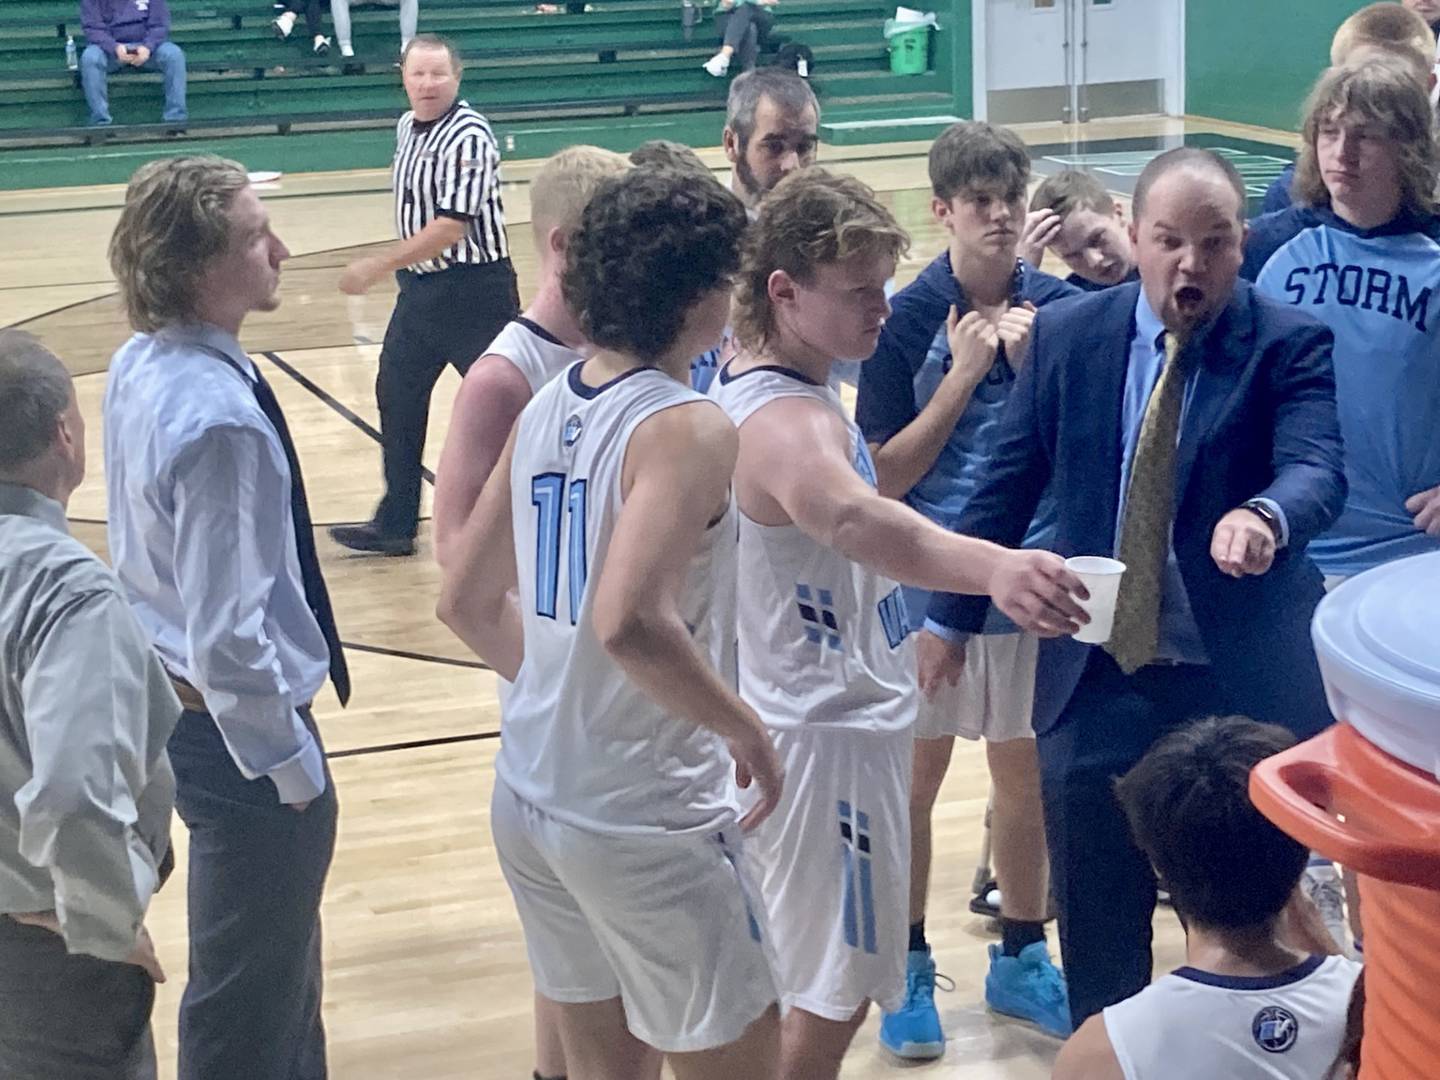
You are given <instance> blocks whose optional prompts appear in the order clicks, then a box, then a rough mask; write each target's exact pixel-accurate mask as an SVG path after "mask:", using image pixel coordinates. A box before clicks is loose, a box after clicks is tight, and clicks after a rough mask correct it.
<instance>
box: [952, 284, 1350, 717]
mask: <svg viewBox="0 0 1440 1080" xmlns="http://www.w3.org/2000/svg"><path fill="white" fill-rule="evenodd" d="M1139 290H1140V285H1139V284H1138V283H1135V284H1130V285H1120V286H1116V287H1115V288H1113V289H1107V290H1105V291H1103V292H1096V293H1090V294H1087V295H1085V296H1079V297H1074V298H1071V299H1067V300H1062V301H1060V302H1059V303H1056V304H1051V305H1050V306H1048V307H1046V308H1045V309H1044V310H1043V311H1041V312H1040V313H1039V314H1038V315H1037V316H1036V318H1035V324H1034V328H1033V330H1032V332H1031V351H1030V360H1029V362H1028V363H1026V365H1025V367H1024V369H1023V370H1022V371H1021V374H1020V378H1019V381H1018V382H1017V384H1016V386H1015V388H1014V390H1013V391H1012V392H1011V397H1010V403H1009V405H1008V406H1007V408H1006V411H1005V414H1004V416H1003V418H1002V420H1001V424H1002V427H1003V431H1002V433H1001V435H1000V439H999V443H998V445H997V447H996V450H995V453H994V455H993V457H992V458H991V459H990V463H989V467H988V469H987V472H986V476H985V479H984V481H983V482H982V484H981V486H980V488H979V490H978V491H977V492H976V493H975V495H974V496H973V497H972V498H971V499H970V502H969V504H968V505H967V507H966V509H965V511H964V513H963V514H962V515H961V516H960V519H959V521H958V522H957V523H956V525H955V530H956V531H957V532H961V533H966V534H969V535H971V536H978V537H982V538H984V539H987V540H993V541H996V542H997V543H1001V544H1006V545H1008V546H1011V547H1018V546H1019V544H1020V541H1021V539H1022V537H1023V536H1024V533H1025V527H1026V525H1028V524H1029V522H1030V519H1031V517H1032V516H1033V515H1034V512H1035V504H1036V502H1037V501H1038V500H1039V498H1040V494H1041V492H1042V491H1044V490H1045V489H1046V486H1047V484H1049V485H1050V491H1051V493H1052V497H1053V498H1055V499H1056V501H1057V502H1058V504H1059V522H1058V532H1057V536H1056V543H1055V550H1056V551H1057V552H1058V553H1059V554H1061V555H1064V556H1070V555H1109V554H1112V553H1113V551H1114V548H1115V524H1116V516H1117V511H1118V507H1119V492H1120V465H1121V454H1122V449H1121V445H1122V444H1121V424H1122V403H1123V395H1124V387H1125V378H1126V373H1127V370H1128V368H1129V361H1130V343H1131V338H1132V337H1133V336H1134V333H1135V304H1136V301H1137V299H1138V297H1139ZM1332 343H1333V338H1332V335H1331V333H1330V331H1329V330H1328V329H1327V328H1326V327H1325V326H1323V325H1322V324H1321V323H1319V322H1317V321H1316V320H1314V319H1312V318H1311V317H1310V316H1308V315H1305V314H1303V313H1301V312H1299V311H1298V310H1297V309H1295V308H1294V307H1292V306H1290V305H1288V304H1281V303H1277V302H1275V301H1273V300H1269V299H1267V298H1265V297H1263V296H1261V295H1260V294H1259V293H1258V292H1256V291H1255V290H1254V289H1253V288H1252V287H1251V286H1250V285H1249V284H1247V283H1245V282H1237V283H1236V286H1235V292H1234V295H1233V296H1232V298H1231V300H1230V303H1229V304H1228V305H1227V306H1226V308H1225V309H1224V311H1222V312H1221V314H1220V316H1219V317H1218V318H1217V319H1216V321H1215V322H1214V323H1213V324H1212V326H1211V327H1210V329H1209V330H1208V332H1206V333H1205V334H1204V336H1203V337H1202V338H1200V339H1199V340H1196V341H1194V342H1192V343H1191V346H1190V347H1191V348H1193V349H1199V350H1200V355H1199V358H1198V367H1197V370H1196V372H1195V375H1194V385H1193V387H1192V389H1191V391H1190V395H1189V402H1188V405H1187V408H1186V413H1185V416H1184V419H1183V423H1182V427H1181V432H1180V442H1179V446H1178V449H1177V457H1176V464H1175V472H1176V476H1175V489H1176V513H1175V527H1174V544H1175V555H1176V559H1177V561H1178V562H1179V564H1180V574H1181V577H1182V578H1183V579H1184V582H1185V589H1186V592H1187V594H1188V595H1189V598H1190V603H1191V606H1192V608H1193V609H1194V613H1195V621H1196V623H1197V624H1198V626H1199V629H1200V635H1201V638H1202V640H1203V641H1204V644H1205V649H1206V651H1207V652H1208V654H1209V656H1210V660H1211V663H1212V665H1213V668H1214V673H1215V677H1216V679H1217V680H1219V682H1220V685H1221V688H1222V689H1223V690H1224V691H1225V697H1226V698H1227V700H1228V703H1229V705H1230V707H1231V708H1233V709H1235V710H1237V711H1240V712H1243V713H1245V714H1247V715H1249V716H1252V717H1254V718H1255V719H1257V720H1265V721H1269V722H1272V723H1279V724H1283V725H1284V726H1285V727H1287V728H1289V729H1291V730H1292V731H1294V732H1296V734H1298V735H1301V736H1302V737H1303V736H1308V735H1311V734H1314V733H1315V732H1317V731H1319V730H1320V729H1321V728H1323V727H1325V726H1326V725H1327V724H1328V723H1329V721H1330V717H1329V711H1328V708H1327V707H1326V704H1325V696H1324V690H1323V687H1322V685H1321V682H1320V672H1319V668H1318V666H1317V664H1316V660H1315V650H1314V647H1313V645H1312V644H1311V641H1310V619H1311V616H1312V615H1313V613H1314V610H1315V605H1316V604H1317V603H1318V602H1319V600H1320V597H1321V596H1322V595H1323V594H1324V587H1323V584H1322V579H1321V576H1320V572H1319V570H1317V569H1316V568H1315V565H1314V564H1313V563H1312V562H1311V561H1310V560H1309V559H1308V558H1306V556H1305V545H1306V544H1307V543H1309V541H1310V540H1311V538H1312V537H1314V536H1316V535H1317V534H1318V533H1320V532H1323V531H1324V530H1325V529H1326V528H1327V527H1328V526H1329V525H1330V523H1331V522H1333V521H1334V520H1335V518H1336V517H1337V516H1338V515H1339V513H1340V511H1341V508H1342V507H1343V506H1344V505H1345V472H1344V467H1343V460H1342V458H1343V453H1342V446H1341V441H1340V424H1339V420H1338V418H1337V416H1336V412H1335V374H1334V370H1333V367H1332V364H1331V348H1332ZM1052 478H1053V481H1054V482H1053V484H1052V483H1051V480H1052ZM1257 496H1264V497H1266V498H1270V499H1274V500H1275V502H1277V503H1279V504H1280V506H1281V508H1282V509H1283V510H1284V511H1285V517H1286V520H1287V521H1288V523H1289V527H1290V538H1289V544H1288V545H1287V546H1286V547H1285V548H1284V549H1283V550H1281V551H1280V552H1279V553H1278V554H1277V556H1276V559H1275V563H1274V565H1273V566H1272V567H1271V568H1270V571H1269V572H1268V573H1266V574H1263V575H1260V576H1258V577H1245V578H1241V579H1239V580H1236V579H1234V578H1231V577H1227V576H1226V575H1224V574H1222V573H1221V572H1220V571H1219V570H1218V569H1217V568H1216V566H1215V563H1214V561H1213V560H1212V559H1211V557H1210V540H1211V536H1212V534H1213V533H1214V530H1215V525H1216V523H1217V522H1218V521H1219V520H1220V518H1221V517H1223V516H1224V515H1225V514H1226V513H1227V512H1229V511H1230V510H1233V509H1234V508H1235V507H1237V506H1240V505H1241V504H1242V503H1244V502H1245V501H1246V500H1247V499H1253V498H1256V497H1257ZM988 604H989V600H988V598H986V597H983V596H979V597H976V596H956V595H951V594H937V595H936V596H935V598H934V600H933V601H932V604H931V607H930V617H931V618H932V619H934V620H935V621H936V622H938V623H940V624H942V625H944V626H947V627H950V628H952V629H955V630H961V631H971V632H974V631H978V630H979V629H980V627H981V624H982V623H983V621H984V618H985V609H986V607H987V606H988ZM1094 647H1095V646H1090V645H1084V644H1081V643H1080V642H1077V641H1075V640H1074V639H1073V638H1069V637H1063V638H1055V639H1051V640H1046V641H1043V642H1042V643H1041V650H1040V663H1039V671H1038V674H1037V678H1036V687H1035V712H1034V717H1033V722H1034V726H1035V730H1036V731H1037V732H1040V733H1044V732H1045V731H1047V730H1049V729H1050V728H1052V727H1053V726H1055V724H1056V723H1057V721H1058V720H1059V719H1060V718H1061V715H1062V713H1063V712H1064V709H1065V706H1066V705H1067V704H1068V702H1069V700H1070V697H1071V695H1072V694H1073V693H1074V691H1075V686H1076V684H1077V683H1078V682H1079V680H1080V675H1081V673H1082V671H1083V670H1084V667H1085V663H1086V660H1087V659H1088V656H1089V650H1090V649H1091V648H1094Z"/></svg>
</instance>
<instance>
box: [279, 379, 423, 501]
mask: <svg viewBox="0 0 1440 1080" xmlns="http://www.w3.org/2000/svg"><path fill="white" fill-rule="evenodd" d="M260 355H261V356H263V357H265V359H267V360H269V361H270V362H271V363H272V364H274V365H275V366H276V367H278V368H279V369H280V370H281V371H283V372H284V373H285V374H286V375H289V376H290V378H292V379H294V380H295V381H296V382H297V383H299V384H300V385H301V386H303V387H304V388H305V389H306V390H309V391H310V393H312V394H314V395H315V396H316V397H317V398H319V399H320V400H321V401H323V402H324V403H325V404H326V405H329V406H330V408H332V409H334V410H335V411H336V412H337V413H339V414H340V415H341V416H343V417H344V418H345V419H346V420H349V421H350V423H352V424H354V425H355V426H356V427H357V428H359V429H360V430H361V431H363V432H364V433H365V434H366V435H369V436H370V438H372V439H374V440H375V441H376V442H377V443H378V442H379V441H380V432H379V431H377V430H376V429H375V427H374V425H372V424H371V423H370V422H369V421H368V420H366V419H365V418H364V417H363V416H360V415H359V414H358V413H356V412H355V411H354V410H353V409H351V408H350V407H349V406H347V405H345V404H344V403H343V402H341V401H337V400H336V399H335V397H334V396H333V395H332V394H331V393H330V392H329V391H328V390H326V389H325V388H324V387H322V386H321V385H319V384H318V383H316V382H315V381H313V380H312V379H310V378H308V377H307V376H305V375H304V374H302V373H301V372H300V370H299V369H298V368H296V367H295V366H294V365H293V364H291V363H289V362H287V361H285V360H282V359H281V358H280V355H279V354H278V353H273V352H264V353H261V354H260ZM420 475H421V476H422V477H424V478H425V479H426V480H428V481H429V482H430V483H431V484H432V485H433V484H434V483H435V474H434V473H433V472H431V471H430V470H429V469H427V468H425V467H424V466H423V465H422V466H421V467H420Z"/></svg>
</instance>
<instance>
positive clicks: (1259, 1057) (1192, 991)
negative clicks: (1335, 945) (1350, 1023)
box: [1103, 956, 1360, 1080]
mask: <svg viewBox="0 0 1440 1080" xmlns="http://www.w3.org/2000/svg"><path fill="white" fill-rule="evenodd" d="M1359 974H1360V965H1359V964H1357V963H1356V962H1355V961H1353V960H1347V959H1346V958H1345V957H1343V956H1330V957H1320V956H1314V957H1311V958H1310V959H1309V960H1306V961H1305V962H1304V963H1302V964H1300V965H1299V966H1298V967H1295V968H1292V969H1291V970H1290V971H1287V972H1282V973H1281V974H1279V975H1273V976H1264V977H1254V978H1243V977H1239V976H1225V975H1215V974H1212V973H1210V972H1206V971H1198V970H1196V969H1194V968H1181V969H1179V970H1178V971H1176V972H1174V973H1172V974H1170V975H1165V976H1162V977H1161V978H1159V979H1156V980H1155V981H1154V982H1153V983H1151V984H1150V985H1149V986H1147V987H1146V988H1145V989H1144V990H1141V991H1140V992H1139V993H1138V994H1136V995H1135V996H1134V997H1132V998H1129V999H1127V1000H1125V1001H1122V1002H1120V1004H1118V1005H1111V1006H1110V1007H1109V1008H1107V1009H1106V1010H1105V1012H1104V1014H1103V1015H1104V1018H1105V1032H1106V1034H1107V1035H1109V1037H1110V1045H1111V1047H1112V1048H1113V1049H1114V1051H1115V1057H1116V1058H1117V1059H1118V1060H1119V1062H1120V1068H1121V1070H1122V1071H1123V1072H1124V1073H1125V1080H1215V1078H1216V1077H1222V1076H1223V1077H1230V1078H1235V1080H1317V1078H1318V1077H1324V1076H1328V1075H1329V1074H1330V1068H1331V1066H1333V1065H1334V1064H1335V1058H1336V1056H1337V1055H1338V1054H1339V1052H1340V1043H1341V1040H1342V1039H1343V1038H1344V1035H1345V1017H1346V1014H1347V1012H1348V1011H1349V1008H1350V995H1351V993H1352V992H1353V991H1354V988H1355V980H1356V978H1357V977H1358V976H1359Z"/></svg>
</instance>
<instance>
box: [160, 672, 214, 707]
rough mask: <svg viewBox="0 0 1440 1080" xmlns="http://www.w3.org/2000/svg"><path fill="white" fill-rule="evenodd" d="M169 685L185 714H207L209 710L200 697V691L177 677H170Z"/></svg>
mask: <svg viewBox="0 0 1440 1080" xmlns="http://www.w3.org/2000/svg"><path fill="white" fill-rule="evenodd" d="M170 685H171V686H173V687H174V688H175V696H176V697H178V698H179V699H180V705H181V707H182V708H184V710H185V711H186V712H193V713H209V712H210V709H209V708H208V707H207V706H206V704H205V699H204V698H203V697H201V696H200V691H199V690H196V689H195V687H193V686H191V685H190V684H189V683H188V682H186V681H185V680H184V679H182V678H180V677H179V676H178V675H171V676H170Z"/></svg>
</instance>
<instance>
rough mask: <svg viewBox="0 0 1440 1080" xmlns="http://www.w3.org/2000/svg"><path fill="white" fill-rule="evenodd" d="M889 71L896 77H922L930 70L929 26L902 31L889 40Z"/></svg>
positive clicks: (924, 25) (922, 25)
mask: <svg viewBox="0 0 1440 1080" xmlns="http://www.w3.org/2000/svg"><path fill="white" fill-rule="evenodd" d="M889 47H890V70H891V71H893V72H894V73H895V74H896V75H923V74H925V72H927V71H928V70H930V26H929V24H921V25H920V26H917V27H915V29H913V30H902V31H901V32H900V33H898V34H895V35H893V36H892V37H891V38H890V39H889Z"/></svg>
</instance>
